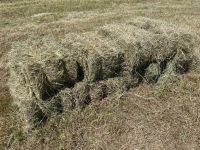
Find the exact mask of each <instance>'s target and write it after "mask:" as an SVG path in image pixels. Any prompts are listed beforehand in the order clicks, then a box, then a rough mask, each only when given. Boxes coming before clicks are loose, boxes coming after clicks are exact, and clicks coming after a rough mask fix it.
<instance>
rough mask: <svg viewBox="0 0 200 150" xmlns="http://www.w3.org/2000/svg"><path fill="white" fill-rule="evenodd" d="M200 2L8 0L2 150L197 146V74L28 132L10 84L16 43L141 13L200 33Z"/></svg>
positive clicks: (2, 28) (1, 6)
mask: <svg viewBox="0 0 200 150" xmlns="http://www.w3.org/2000/svg"><path fill="white" fill-rule="evenodd" d="M199 7H200V5H199V2H197V1H195V0H191V1H165V0H161V1H157V0H154V1H153V0H152V1H150V2H148V3H147V2H144V1H139V0H138V1H131V0H130V1H115V0H113V1H106V0H105V1H90V2H88V1H86V0H85V1H48V2H47V1H20V0H18V1H12V0H11V1H9V2H8V1H1V3H0V18H1V21H0V35H1V36H0V57H1V58H0V62H1V66H0V72H1V79H0V81H1V82H0V83H1V86H0V87H1V89H0V103H1V104H0V105H1V107H0V108H1V110H0V112H1V114H0V119H1V128H0V143H1V146H0V148H1V149H34V148H35V149H47V148H49V149H55V148H58V149H133V148H137V149H142V148H145V149H147V148H148V149H163V148H165V149H198V148H199V136H200V131H199V128H198V126H199V114H198V113H199V112H198V111H199V97H200V96H199V89H200V84H199V83H200V82H199V80H200V78H199V75H198V73H195V72H190V73H188V74H186V75H182V76H180V77H177V78H178V79H177V80H178V82H173V83H170V82H169V83H168V84H166V85H162V88H159V89H156V87H152V86H151V85H146V84H142V85H140V86H139V87H138V88H136V89H132V90H131V91H129V92H128V93H122V94H116V95H114V96H113V97H109V99H105V100H103V101H102V102H101V103H99V102H97V103H93V104H92V105H89V106H88V107H87V108H86V109H85V110H83V111H80V110H77V111H74V112H73V113H71V114H68V115H69V116H68V117H62V116H56V117H55V118H54V117H52V118H51V119H50V120H49V121H48V124H47V125H46V126H45V128H41V129H38V130H36V131H34V132H33V133H23V132H22V130H23V129H22V128H21V125H20V120H19V117H17V115H18V114H16V112H17V108H15V106H12V98H11V96H10V94H9V91H8V88H7V85H6V82H7V79H8V77H9V72H8V68H7V66H6V64H7V53H8V52H9V51H10V49H11V43H12V42H15V41H20V40H25V39H27V37H30V36H34V35H37V36H38V35H39V36H44V35H46V34H49V33H51V34H53V35H54V36H55V37H57V38H59V39H62V37H63V36H64V35H65V34H66V33H73V32H74V33H77V32H80V33H81V32H85V31H92V30H94V29H95V28H96V27H98V26H102V25H105V24H109V23H113V22H121V21H123V20H124V19H127V18H131V17H135V16H145V17H150V18H154V19H162V20H165V21H168V22H171V23H175V24H177V25H179V26H180V27H182V26H183V27H187V28H189V29H191V30H192V31H193V32H195V33H196V34H197V35H200V30H199V29H200V17H199V16H200V15H199V11H198V10H199V9H200V8H199ZM197 53H198V51H197ZM197 55H198V54H197ZM29 134H30V135H29Z"/></svg>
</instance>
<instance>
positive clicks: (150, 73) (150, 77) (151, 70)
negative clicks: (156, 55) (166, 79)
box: [144, 63, 161, 83]
mask: <svg viewBox="0 0 200 150" xmlns="http://www.w3.org/2000/svg"><path fill="white" fill-rule="evenodd" d="M160 74H161V69H160V65H159V64H157V63H152V64H150V65H149V66H148V67H147V69H146V70H145V75H144V77H145V79H146V81H147V83H156V82H157V80H158V78H159V77H160Z"/></svg>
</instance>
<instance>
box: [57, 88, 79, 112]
mask: <svg viewBox="0 0 200 150" xmlns="http://www.w3.org/2000/svg"><path fill="white" fill-rule="evenodd" d="M58 95H59V96H60V97H61V99H62V106H63V112H64V113H65V112H68V111H71V110H73V109H74V108H75V107H76V103H75V99H74V97H73V93H72V89H70V88H65V89H63V90H61V91H60V92H59V93H58Z"/></svg>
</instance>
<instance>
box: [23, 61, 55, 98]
mask: <svg viewBox="0 0 200 150" xmlns="http://www.w3.org/2000/svg"><path fill="white" fill-rule="evenodd" d="M23 73H24V78H25V82H26V85H25V86H26V87H27V88H28V89H29V93H30V94H31V97H36V99H37V100H41V101H43V100H47V99H48V98H50V97H52V96H53V95H55V93H56V92H57V91H56V90H55V89H54V88H53V86H52V85H51V83H50V82H49V80H48V78H47V76H46V74H45V73H44V71H43V70H42V67H41V65H40V64H35V63H33V64H32V63H31V64H27V65H26V66H25V67H24V69H23Z"/></svg>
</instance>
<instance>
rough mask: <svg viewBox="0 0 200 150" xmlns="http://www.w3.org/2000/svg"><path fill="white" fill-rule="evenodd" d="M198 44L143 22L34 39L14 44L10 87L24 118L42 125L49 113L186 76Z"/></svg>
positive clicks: (181, 34)
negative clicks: (165, 78)
mask: <svg viewBox="0 0 200 150" xmlns="http://www.w3.org/2000/svg"><path fill="white" fill-rule="evenodd" d="M195 44H196V36H195V35H194V34H192V33H191V32H189V31H187V30H185V29H179V28H177V27H176V26H174V25H171V24H167V23H166V22H162V21H158V20H152V19H148V18H141V17H140V18H134V19H130V20H127V21H126V22H125V23H118V24H108V25H105V26H103V27H101V28H98V29H97V30H96V31H92V32H85V33H79V34H77V33H70V34H67V35H66V36H65V37H64V38H63V39H61V40H60V41H59V40H58V39H55V38H54V37H53V36H52V35H48V36H44V37H41V38H38V37H31V38H29V39H28V40H26V41H23V42H17V43H14V44H13V48H12V50H11V52H10V53H9V67H10V82H9V86H10V90H11V94H12V95H13V97H14V99H15V102H16V103H17V104H18V106H19V107H20V108H21V112H22V114H23V115H24V116H25V117H24V118H27V116H29V118H30V117H32V118H34V117H36V118H37V119H36V120H40V119H41V118H45V117H46V116H47V115H46V113H44V111H45V112H48V111H46V109H48V108H49V110H50V111H51V110H56V111H59V112H62V111H61V109H60V108H62V109H67V108H63V107H64V106H68V104H64V103H70V104H71V103H72V104H73V106H74V107H76V106H75V105H76V104H80V105H81V104H83V102H85V103H90V102H91V101H92V99H93V98H94V97H98V96H97V95H102V98H104V97H105V95H106V96H107V95H109V93H113V92H112V91H114V92H116V91H119V89H120V90H122V89H123V90H127V89H129V88H131V87H134V86H136V85H138V83H139V82H140V81H141V80H142V79H146V81H148V82H157V80H159V78H160V77H161V76H163V75H165V74H182V73H185V72H187V71H189V69H190V68H191V66H192V63H193V62H194V60H195V58H194V57H195V56H194V52H195V49H196V45H195ZM105 87H106V88H105ZM109 87H112V88H109ZM123 87H126V88H123ZM65 89H68V90H72V92H69V93H73V94H72V95H71V96H69V95H70V94H68V96H66V97H68V98H69V97H71V100H70V101H67V100H66V97H63V96H59V95H60V94H61V95H62V93H63V92H61V91H63V90H65ZM106 90H108V91H109V92H108V91H106ZM123 90H122V91H123ZM73 91H75V92H73ZM94 93H97V94H96V95H95V94H94ZM105 93H107V94H105ZM58 96H59V97H61V98H59V100H56V99H55V97H58ZM86 99H87V100H86ZM77 101H78V102H77ZM85 103H84V104H85ZM53 106H55V109H51V108H52V107H53ZM32 107H34V109H32ZM50 107H51V108H50ZM57 107H59V108H58V109H57ZM36 108H37V109H36ZM33 110H34V111H35V112H34V111H33ZM36 112H37V113H36ZM42 114H43V115H42ZM38 118H39V119H38ZM25 120H26V119H25ZM29 120H30V119H29Z"/></svg>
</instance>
